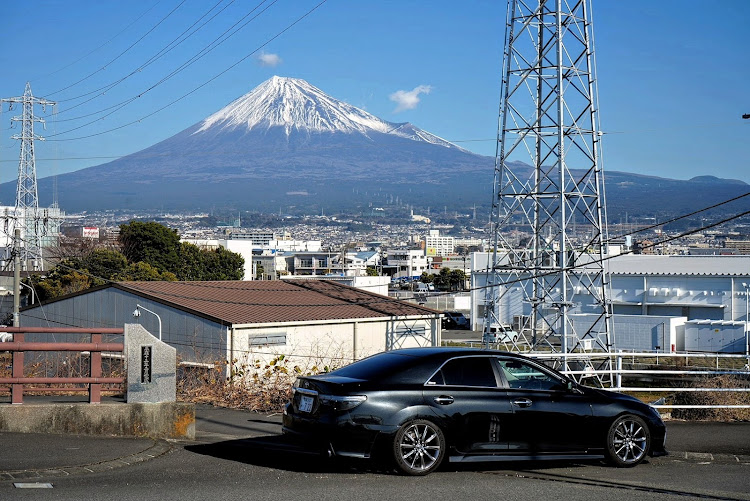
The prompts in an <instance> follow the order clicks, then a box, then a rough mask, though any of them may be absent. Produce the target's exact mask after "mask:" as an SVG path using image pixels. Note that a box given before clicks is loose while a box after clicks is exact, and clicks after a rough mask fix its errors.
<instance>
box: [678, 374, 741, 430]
mask: <svg viewBox="0 0 750 501" xmlns="http://www.w3.org/2000/svg"><path fill="white" fill-rule="evenodd" d="M692 387H693V388H750V379H748V378H747V377H742V376H733V375H723V376H714V377H711V378H705V379H703V380H700V381H697V382H695V383H693V385H692ZM671 403H672V404H673V405H747V406H750V392H734V391H732V392H730V391H727V392H680V393H677V394H675V396H674V397H673V399H672V402H671ZM672 417H673V418H676V419H685V420H690V421H698V420H705V421H750V408H749V409H673V410H672Z"/></svg>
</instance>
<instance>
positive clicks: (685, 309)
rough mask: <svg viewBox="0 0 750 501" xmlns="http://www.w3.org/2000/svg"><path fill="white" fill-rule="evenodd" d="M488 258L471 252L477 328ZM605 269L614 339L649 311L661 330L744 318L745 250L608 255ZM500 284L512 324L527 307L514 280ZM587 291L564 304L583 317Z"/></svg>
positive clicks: (666, 342)
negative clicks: (707, 253)
mask: <svg viewBox="0 0 750 501" xmlns="http://www.w3.org/2000/svg"><path fill="white" fill-rule="evenodd" d="M489 259H491V255H490V254H488V253H475V254H473V256H472V277H471V278H472V284H471V285H472V292H471V294H472V301H471V304H472V310H471V318H472V319H473V324H474V328H475V329H482V319H483V317H484V305H485V288H484V286H485V285H486V284H487V278H488V274H487V272H486V270H487V266H488V262H489ZM605 269H606V270H607V272H608V273H609V277H610V286H609V290H608V298H607V300H608V301H609V302H610V303H611V305H612V313H613V314H614V320H615V321H614V330H615V332H614V334H615V339H617V336H618V329H619V330H621V331H623V333H624V331H625V330H627V329H626V328H625V327H624V325H626V324H627V323H631V324H632V323H633V321H634V320H633V319H634V318H636V317H641V318H643V317H649V318H650V319H651V320H652V322H651V323H655V324H658V325H660V326H663V325H667V327H666V331H669V330H672V331H674V330H675V329H677V330H679V329H680V328H682V329H684V328H685V327H680V325H682V324H685V323H686V322H688V323H690V322H692V321H700V320H707V321H713V324H712V325H715V326H717V327H716V328H721V326H724V325H725V326H727V327H726V328H731V329H736V323H737V322H743V323H744V322H746V321H747V320H748V299H749V297H748V294H749V293H750V255H732V256H681V255H680V256H677V255H666V256H660V255H621V256H617V257H614V258H612V259H607V260H606V261H605ZM501 288H502V292H501V300H500V301H499V306H498V309H499V311H498V312H497V313H498V318H499V319H500V321H501V322H505V323H508V324H512V323H514V322H517V321H518V319H519V318H520V317H521V316H522V315H529V314H530V312H531V307H530V305H529V304H528V303H527V302H525V301H524V300H523V298H524V294H523V291H522V290H521V286H520V285H519V284H508V285H505V286H501ZM586 292H587V291H586V287H576V288H575V290H574V291H573V294H574V295H573V297H572V299H571V302H572V303H573V307H572V308H571V309H570V310H569V313H570V314H571V315H578V316H579V318H581V319H582V321H584V322H585V317H586V314H587V313H590V312H591V310H592V306H593V296H591V295H590V294H587V293H586ZM670 319H675V320H670ZM676 319H681V320H676ZM643 322H646V323H648V322H649V321H647V320H646V319H644V320H643ZM665 322H666V324H665ZM675 322H677V323H676V324H675ZM638 323H642V322H641V321H638ZM690 325H692V324H690ZM690 325H688V327H690ZM644 329H645V324H644ZM673 338H674V336H673V335H672V341H670V336H669V335H668V334H667V335H666V338H665V339H663V340H661V341H654V342H653V343H651V347H652V348H655V347H657V346H658V347H659V349H668V348H670V347H671V348H672V349H675V348H676V349H678V350H680V349H682V348H683V347H684V343H683V341H682V339H680V340H678V341H677V342H676V343H675V342H674V339H673ZM683 338H684V334H683ZM671 345H676V346H671Z"/></svg>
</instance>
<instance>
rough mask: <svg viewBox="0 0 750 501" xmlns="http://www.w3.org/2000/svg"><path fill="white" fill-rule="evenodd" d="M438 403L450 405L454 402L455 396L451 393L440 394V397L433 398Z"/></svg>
mask: <svg viewBox="0 0 750 501" xmlns="http://www.w3.org/2000/svg"><path fill="white" fill-rule="evenodd" d="M433 400H434V401H435V403H436V404H440V405H450V404H452V403H453V397H451V396H450V395H440V396H439V397H435V398H434V399H433Z"/></svg>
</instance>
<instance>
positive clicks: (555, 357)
mask: <svg viewBox="0 0 750 501" xmlns="http://www.w3.org/2000/svg"><path fill="white" fill-rule="evenodd" d="M465 344H466V345H468V346H470V347H474V348H481V347H483V346H484V344H483V343H479V342H468V343H465ZM494 348H497V349H501V350H503V349H506V350H507V349H511V348H512V347H511V346H510V345H503V344H502V343H501V344H499V345H496V346H494ZM517 348H518V347H516V349H514V350H513V351H514V352H519V353H521V354H523V355H526V356H528V357H530V358H534V359H537V360H545V361H558V362H559V365H560V366H563V365H567V363H565V362H579V363H580V362H583V363H586V362H592V361H599V362H604V361H607V360H609V361H610V362H611V363H610V364H609V367H613V368H609V369H599V368H596V367H594V365H593V364H590V366H589V367H586V368H584V369H582V370H562V371H560V372H562V373H563V374H566V375H570V376H579V377H580V376H585V377H598V379H603V378H601V376H609V377H613V384H612V386H611V387H609V388H607V389H608V390H610V391H616V392H651V393H700V392H715V393H750V387H739V388H707V387H704V388H700V387H678V386H668V387H664V386H660V387H656V386H623V376H625V377H626V378H627V377H628V376H630V377H633V376H639V375H643V376H658V375H662V376H706V377H711V376H722V375H734V376H742V377H747V378H749V379H750V358H748V356H747V355H744V354H726V353H664V352H626V351H621V352H610V353H606V352H593V351H592V352H573V353H567V354H564V353H559V352H538V351H530V350H529V351H523V350H520V351H519V350H518V349H517ZM646 359H647V360H649V361H652V362H646V361H645V360H646ZM665 359H672V360H675V359H681V360H685V365H690V361H691V360H706V361H708V360H711V361H714V360H715V363H713V364H712V366H711V367H708V366H703V367H696V366H693V367H691V368H690V369H683V370H677V369H624V368H623V362H624V361H625V360H630V361H631V363H632V364H633V365H635V364H636V363H638V362H639V361H640V362H641V363H643V364H648V365H650V366H653V365H659V363H660V362H661V361H663V360H665ZM725 359H734V360H741V361H744V362H745V365H744V367H743V368H742V369H736V370H733V369H726V368H722V367H721V365H722V364H721V362H720V361H721V360H725ZM599 365H604V364H601V363H600V364H599ZM652 407H654V408H656V409H750V405H720V404H715V405H677V404H674V405H670V404H655V405H652Z"/></svg>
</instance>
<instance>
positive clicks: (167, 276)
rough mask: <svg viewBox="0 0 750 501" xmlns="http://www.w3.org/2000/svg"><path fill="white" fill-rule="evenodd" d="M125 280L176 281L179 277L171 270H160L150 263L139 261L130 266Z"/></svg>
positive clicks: (126, 271)
mask: <svg viewBox="0 0 750 501" xmlns="http://www.w3.org/2000/svg"><path fill="white" fill-rule="evenodd" d="M123 280H127V281H133V282H160V281H164V282H176V281H177V277H176V276H175V274H174V273H172V272H169V271H164V272H160V271H159V270H158V269H157V268H155V267H153V266H151V265H150V264H148V263H144V262H143V261H139V262H137V263H133V264H131V265H129V266H128V268H127V269H126V270H125V274H124V277H123Z"/></svg>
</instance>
